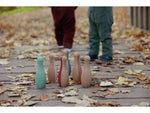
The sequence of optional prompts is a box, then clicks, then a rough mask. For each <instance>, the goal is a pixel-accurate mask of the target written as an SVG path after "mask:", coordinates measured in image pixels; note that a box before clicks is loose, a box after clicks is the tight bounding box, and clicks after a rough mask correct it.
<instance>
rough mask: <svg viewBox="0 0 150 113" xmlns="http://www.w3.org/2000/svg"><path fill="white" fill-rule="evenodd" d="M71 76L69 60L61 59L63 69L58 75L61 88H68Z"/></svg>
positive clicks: (61, 68)
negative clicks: (68, 65) (68, 69)
mask: <svg viewBox="0 0 150 113" xmlns="http://www.w3.org/2000/svg"><path fill="white" fill-rule="evenodd" d="M68 81H69V75H68V71H67V58H66V57H65V56H62V57H61V67H60V71H59V75H58V83H59V86H60V87H66V86H67V85H68Z"/></svg>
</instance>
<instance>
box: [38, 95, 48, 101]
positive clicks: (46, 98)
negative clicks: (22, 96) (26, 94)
mask: <svg viewBox="0 0 150 113" xmlns="http://www.w3.org/2000/svg"><path fill="white" fill-rule="evenodd" d="M40 99H41V101H48V100H49V96H48V95H43V96H41V97H40Z"/></svg>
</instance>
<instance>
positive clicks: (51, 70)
mask: <svg viewBox="0 0 150 113" xmlns="http://www.w3.org/2000/svg"><path fill="white" fill-rule="evenodd" d="M47 77H48V81H49V82H50V83H55V82H56V69H55V56H54V54H50V55H49V67H48V71H47Z"/></svg>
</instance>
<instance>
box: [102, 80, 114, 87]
mask: <svg viewBox="0 0 150 113" xmlns="http://www.w3.org/2000/svg"><path fill="white" fill-rule="evenodd" d="M100 86H102V87H105V86H113V84H112V83H111V82H110V81H102V82H101V83H100Z"/></svg>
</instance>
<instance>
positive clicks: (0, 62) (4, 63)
mask: <svg viewBox="0 0 150 113" xmlns="http://www.w3.org/2000/svg"><path fill="white" fill-rule="evenodd" d="M9 63H10V62H9V59H0V64H2V65H6V64H9Z"/></svg>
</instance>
